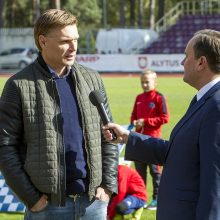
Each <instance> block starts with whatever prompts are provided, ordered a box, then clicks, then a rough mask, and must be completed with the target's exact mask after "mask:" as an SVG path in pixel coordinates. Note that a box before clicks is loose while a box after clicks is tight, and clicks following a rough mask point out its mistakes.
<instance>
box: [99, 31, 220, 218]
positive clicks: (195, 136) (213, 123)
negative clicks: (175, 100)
mask: <svg viewBox="0 0 220 220" xmlns="http://www.w3.org/2000/svg"><path fill="white" fill-rule="evenodd" d="M182 65H183V66H184V77H183V80H184V81H185V82H186V83H188V84H189V85H191V86H192V87H194V88H196V89H197V90H198V93H197V94H196V96H195V98H194V99H193V101H192V102H191V104H190V106H189V108H188V110H187V112H186V114H185V115H184V116H183V118H182V119H181V120H180V121H179V122H178V123H177V125H176V126H175V127H174V129H173V131H172V133H171V136H170V140H169V141H166V140H162V139H157V138H152V137H150V136H145V135H141V134H138V133H135V132H129V131H127V130H125V129H123V128H121V127H120V126H119V125H117V124H113V123H109V125H108V126H105V127H104V129H103V132H104V135H105V138H106V139H108V140H111V139H112V136H111V133H110V132H109V131H108V130H107V129H108V128H112V129H113V130H114V131H115V133H116V135H117V140H116V141H117V142H124V143H126V144H127V145H126V152H125V159H126V160H135V161H141V162H143V161H144V162H148V163H152V164H160V165H163V166H164V169H163V173H162V178H161V183H160V189H159V195H158V209H157V220H219V219H220V32H218V31H214V30H201V31H199V32H197V33H195V35H194V36H193V38H192V39H191V40H190V41H189V43H188V44H187V47H186V50H185V58H184V60H183V61H182ZM137 147H138V149H139V150H138V151H137V150H136V149H137Z"/></svg>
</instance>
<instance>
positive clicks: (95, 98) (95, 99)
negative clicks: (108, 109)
mask: <svg viewBox="0 0 220 220" xmlns="http://www.w3.org/2000/svg"><path fill="white" fill-rule="evenodd" d="M89 99H90V101H91V103H92V104H93V105H94V106H98V105H100V104H101V103H103V102H104V97H103V95H102V93H101V92H100V91H99V90H94V91H92V92H91V93H90V94H89Z"/></svg>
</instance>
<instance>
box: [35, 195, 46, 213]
mask: <svg viewBox="0 0 220 220" xmlns="http://www.w3.org/2000/svg"><path fill="white" fill-rule="evenodd" d="M47 199H48V197H47V196H46V195H42V196H41V198H40V200H38V202H37V203H36V204H35V205H34V206H33V207H32V208H31V211H32V212H39V211H41V210H43V209H44V208H45V207H46V206H47V204H48V200H47Z"/></svg>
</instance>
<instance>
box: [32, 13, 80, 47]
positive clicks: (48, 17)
mask: <svg viewBox="0 0 220 220" xmlns="http://www.w3.org/2000/svg"><path fill="white" fill-rule="evenodd" d="M77 23H78V21H77V18H76V17H75V16H74V15H72V14H71V13H70V12H67V11H64V10H60V9H49V10H47V11H45V12H44V13H43V14H42V15H41V16H40V17H39V19H38V20H37V22H36V24H35V26H34V39H35V44H36V46H37V47H38V49H39V50H40V51H41V46H40V44H39V36H40V35H44V36H46V35H48V33H49V32H50V31H51V30H52V29H54V28H57V27H65V26H67V25H77Z"/></svg>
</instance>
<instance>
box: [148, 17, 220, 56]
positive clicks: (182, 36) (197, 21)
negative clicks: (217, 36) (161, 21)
mask: <svg viewBox="0 0 220 220" xmlns="http://www.w3.org/2000/svg"><path fill="white" fill-rule="evenodd" d="M207 28H208V29H215V30H218V31H220V14H216V15H185V16H183V17H182V18H181V19H180V20H179V21H178V22H177V23H176V24H174V25H172V26H171V27H170V28H169V29H168V30H167V31H165V32H164V33H163V34H162V35H161V36H160V37H159V39H158V40H157V41H154V42H153V43H152V44H151V45H150V46H149V47H148V48H147V49H146V50H145V51H144V53H150V54H167V53H183V52H184V49H185V46H186V44H187V42H188V41H189V39H190V38H191V37H192V36H193V34H194V33H195V32H196V31H198V30H200V29H207Z"/></svg>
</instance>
